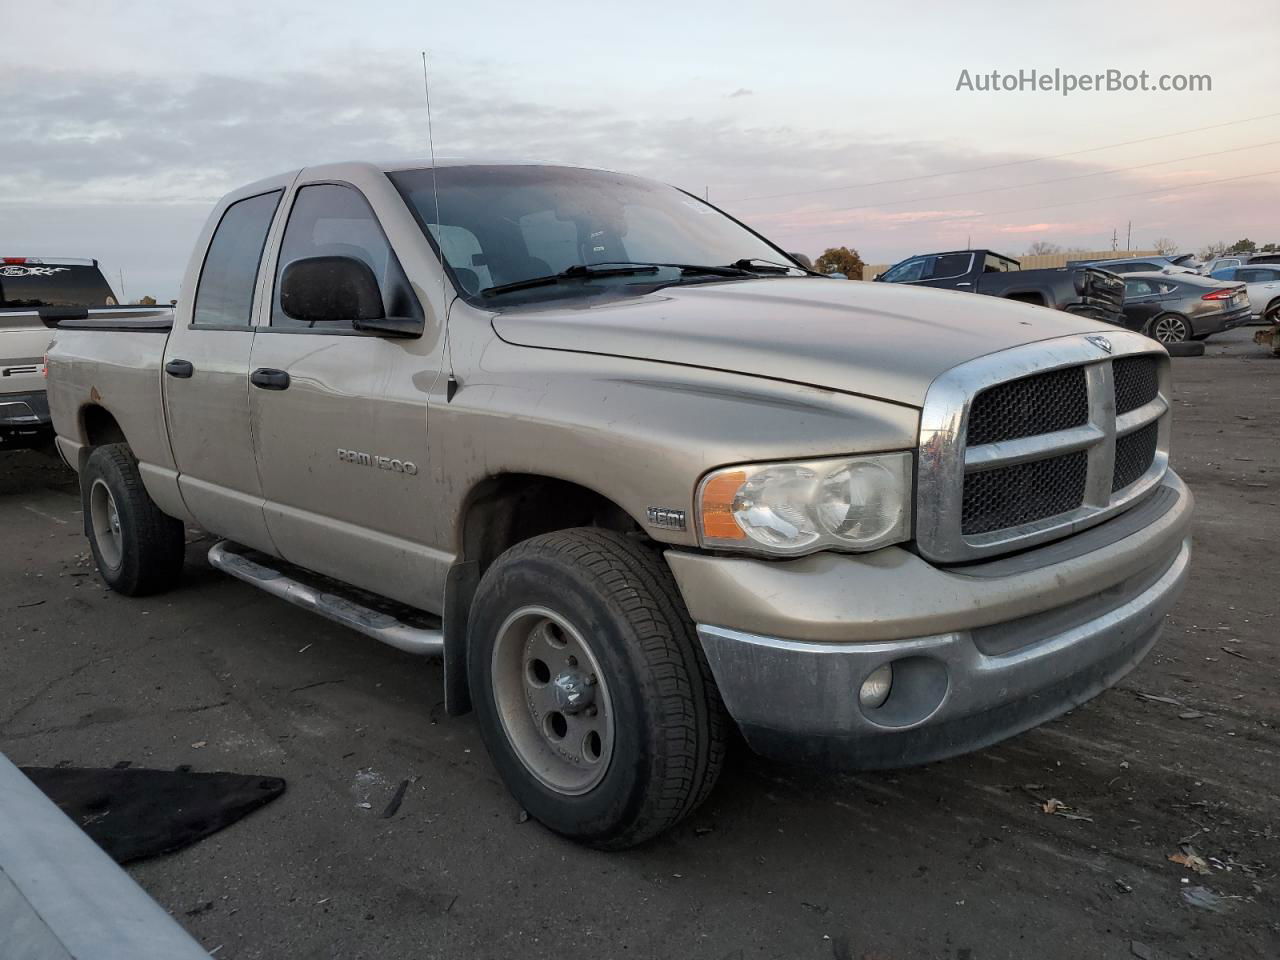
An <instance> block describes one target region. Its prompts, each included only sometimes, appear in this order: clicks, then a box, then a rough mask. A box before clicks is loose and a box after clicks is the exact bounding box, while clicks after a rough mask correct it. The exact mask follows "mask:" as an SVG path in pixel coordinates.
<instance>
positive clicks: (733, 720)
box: [49, 163, 1192, 848]
mask: <svg viewBox="0 0 1280 960" xmlns="http://www.w3.org/2000/svg"><path fill="white" fill-rule="evenodd" d="M1169 396H1170V386H1169V361H1168V357H1167V354H1166V353H1165V351H1164V350H1163V349H1162V348H1161V347H1160V345H1159V344H1157V343H1155V342H1154V341H1151V340H1149V339H1146V338H1145V337H1142V336H1139V335H1137V334H1134V333H1130V332H1127V331H1124V330H1119V329H1116V328H1114V327H1110V326H1107V325H1106V324H1104V323H1101V322H1098V321H1096V320H1090V319H1086V318H1081V317H1076V316H1070V315H1068V314H1065V313H1063V312H1061V311H1055V310H1049V309H1042V308H1034V307H1028V306H1027V305H1025V304H1021V303H1009V302H1002V301H1000V300H998V299H993V298H988V297H972V296H966V295H965V294H963V293H957V292H953V291H944V290H922V289H908V288H903V287H898V286H895V285H892V284H868V283H856V282H847V281H843V280H838V279H834V278H829V277H822V276H818V275H815V274H813V273H812V272H810V271H808V270H807V269H805V268H804V267H802V266H800V265H799V261H798V260H797V259H796V258H793V257H791V256H789V255H788V254H786V253H785V252H783V250H782V249H781V248H779V247H777V246H775V245H773V244H772V243H770V242H769V241H768V240H766V239H764V238H763V237H762V236H760V235H759V234H757V233H755V232H754V231H752V230H751V229H749V228H748V227H746V226H744V225H743V224H741V223H739V222H738V221H736V220H734V219H733V218H731V217H729V216H727V215H726V214H724V213H722V212H721V211H719V210H717V209H716V208H714V207H712V206H709V205H708V204H707V203H705V202H703V201H702V200H701V199H699V198H697V197H695V196H691V195H689V194H687V193H685V192H683V191H681V190H678V189H675V188H673V187H669V186H665V185H662V184H658V183H653V182H650V181H647V180H643V179H639V178H635V177H631V176H625V175H621V174H617V173H609V172H603V171H598V170H588V169H580V168H574V167H566V166H548V165H538V164H527V165H520V164H509V165H492V164H473V163H449V164H439V165H437V166H435V167H429V166H428V167H423V166H421V165H412V164H402V165H385V164H384V165H374V164H367V163H343V164H336V165H330V166H323V167H314V168H308V169H304V170H300V171H294V172H291V173H289V174H286V175H284V176H279V177H273V178H270V179H267V180H262V181H260V182H258V183H255V184H252V185H251V186H248V187H245V188H243V189H241V190H237V191H235V192H234V193H232V194H230V195H229V196H227V197H226V198H224V199H223V200H222V201H221V202H220V203H219V204H218V205H217V207H216V208H215V210H214V211H213V214H212V216H211V217H210V218H209V221H208V223H207V225H206V226H205V228H204V231H203V233H202V234H201V236H200V239H199V241H198V243H197V245H196V249H195V252H194V254H193V256H192V259H191V263H190V266H189V268H188V270H187V274H186V278H185V281H184V285H183V289H182V295H181V298H180V300H179V302H178V307H177V310H176V312H175V314H174V316H173V317H172V319H171V320H169V319H165V318H155V317H138V318H126V319H122V320H117V321H111V320H102V319H99V318H94V317H85V318H81V319H76V318H64V319H62V320H60V321H59V323H58V327H57V330H56V336H55V341H54V344H53V346H52V348H51V351H50V354H49V399H50V406H51V409H52V415H53V422H54V425H55V427H56V429H57V433H58V439H57V444H58V448H59V450H60V451H61V453H62V455H63V457H64V458H65V459H66V461H67V462H68V463H69V464H71V465H72V466H73V467H74V468H76V469H77V470H78V471H79V474H80V481H81V489H82V491H83V496H84V504H85V526H86V533H87V535H88V537H89V539H90V542H91V544H92V548H93V554H94V557H95V559H96V560H97V564H98V568H99V570H100V571H101V575H102V577H103V579H104V580H105V581H106V582H107V584H108V585H109V586H111V587H113V588H114V589H116V590H118V591H120V592H122V593H126V594H130V595H136V594H144V593H149V592H155V591H160V590H167V589H171V588H173V587H174V586H175V585H176V584H177V583H178V580H179V575H180V573H181V570H182V564H183V529H182V528H183V524H184V523H189V524H197V525H199V526H200V527H203V528H205V529H207V530H208V531H210V532H211V533H212V534H214V535H215V536H216V537H217V538H219V539H218V542H217V543H216V544H215V545H214V546H213V548H212V549H211V550H210V552H209V561H210V563H212V565H213V566H214V567H216V568H219V569H221V570H224V571H226V572H227V573H229V574H231V575H233V576H235V577H238V578H240V579H241V580H244V581H245V582H247V583H249V584H252V585H254V586H257V587H259V588H261V589H263V590H267V591H269V592H271V593H273V594H276V595H278V596H280V597H281V598H283V599H286V600H288V601H291V602H293V603H296V604H299V605H301V606H304V607H307V608H309V609H311V610H314V611H316V612H317V613H320V614H322V615H324V616H327V617H329V618H331V619H333V620H336V621H338V622H341V623H344V624H347V625H348V626H350V627H352V628H353V629H355V630H358V631H360V632H362V633H365V634H368V635H370V636H373V637H376V638H378V639H380V640H383V641H385V642H387V643H391V644H393V645H395V646H397V647H399V648H401V649H404V650H406V651H409V652H412V653H421V654H437V655H441V656H443V658H444V667H445V669H444V677H445V686H446V691H445V695H446V703H447V706H448V709H449V710H450V712H451V713H454V714H459V713H464V712H467V711H468V710H471V709H474V711H475V713H476V715H477V719H478V722H479V724H480V729H481V731H482V733H483V736H484V739H485V742H486V744H487V746H488V748H489V751H490V753H491V755H492V758H493V762H494V764H495V766H496V768H497V770H498V771H499V773H500V774H501V775H502V777H503V779H504V780H505V781H506V783H507V784H508V786H509V787H510V789H511V791H512V792H513V793H514V794H515V796H516V797H517V799H518V800H519V802H520V803H521V804H522V805H523V807H524V808H525V809H526V810H528V811H529V813H530V814H532V815H533V816H534V817H536V818H537V819H539V820H541V821H542V822H543V823H545V824H546V825H547V826H549V827H550V828H552V829H553V830H556V831H559V832H560V833H562V834H565V835H567V836H570V837H573V838H575V839H578V840H580V841H582V842H585V843H589V844H593V845H596V846H599V847H605V848H619V847H625V846H629V845H632V844H635V843H639V842H641V841H643V840H645V839H647V838H649V837H652V836H654V835H656V834H657V833H659V832H661V831H662V830H664V829H666V828H668V827H670V826H671V825H672V824H674V823H676V822H677V821H679V820H680V819H681V818H682V817H684V816H686V815H687V814H688V813H689V812H690V811H692V810H693V809H694V808H695V807H696V806H697V805H698V804H699V803H700V802H701V801H702V800H703V799H704V798H705V797H706V796H707V794H708V793H709V792H710V790H711V789H712V787H713V785H714V784H715V781H716V777H717V775H718V773H719V771H720V769H721V766H722V764H723V761H724V756H725V749H726V743H727V741H728V738H729V734H730V732H731V730H732V728H733V725H735V724H736V726H737V727H738V728H739V729H740V730H741V732H742V734H743V735H744V737H745V739H746V741H747V742H748V744H749V745H750V746H751V747H752V748H753V749H755V750H757V751H759V752H761V753H764V754H766V755H770V756H774V757H779V758H782V759H784V760H787V761H793V762H803V763H821V764H834V765H838V766H843V767H855V768H856V767H861V768H873V767H890V766H899V765H905V764H916V763H922V762H927V761H931V760H936V759H939V758H943V757H947V756H952V755H955V754H958V753H961V752H964V751H968V750H973V749H977V748H980V747H983V746H985V745H988V744H991V743H994V742H996V741H998V740H1000V739H1002V738H1004V737H1008V736H1010V735H1013V734H1016V733H1018V732H1020V731H1023V730H1026V729H1028V728H1030V727H1032V726H1034V725H1036V724H1039V723H1041V722H1043V721H1045V720H1048V719H1050V718H1052V717H1055V716H1058V715H1059V714H1061V713H1063V712H1064V711H1067V710H1069V709H1071V708H1072V707H1075V706H1077V705H1079V704H1081V703H1083V702H1084V701H1086V700H1088V699H1089V698H1090V697H1093V696H1094V695H1096V694H1097V693H1098V692H1100V691H1101V690H1103V689H1104V688H1106V687H1108V686H1109V685H1111V684H1113V683H1115V682H1116V681H1117V680H1118V679H1119V678H1120V677H1121V676H1123V675H1124V674H1125V673H1126V672H1127V671H1129V670H1130V669H1131V668H1132V667H1133V666H1134V665H1135V664H1136V663H1137V662H1138V661H1139V660H1140V659H1141V658H1142V657H1143V655H1144V654H1145V653H1146V652H1147V651H1148V650H1149V649H1150V648H1151V646H1152V645H1153V644H1154V643H1155V642H1156V639H1157V636H1158V634H1159V632H1160V627H1161V621H1162V619H1163V617H1164V614H1165V613H1166V611H1167V610H1168V609H1169V607H1170V606H1171V604H1172V603H1173V602H1174V599H1175V598H1176V596H1177V594H1178V591H1179V589H1180V587H1181V586H1182V584H1183V581H1184V580H1185V578H1186V576H1187V568H1188V562H1189V551H1190V545H1189V540H1188V530H1189V523H1190V517H1191V511H1192V496H1191V494H1190V492H1189V491H1188V490H1187V488H1186V487H1185V486H1184V485H1183V483H1182V481H1181V480H1179V479H1178V477H1177V476H1176V475H1175V474H1174V473H1173V472H1172V471H1171V470H1169V467H1168V462H1169V459H1168V450H1169V430H1170V424H1169V417H1170V402H1169Z"/></svg>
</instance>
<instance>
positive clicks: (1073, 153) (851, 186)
mask: <svg viewBox="0 0 1280 960" xmlns="http://www.w3.org/2000/svg"><path fill="white" fill-rule="evenodd" d="M1273 117H1280V113H1265V114H1263V115H1262V116H1260V117H1245V118H1244V119H1243V120H1229V121H1227V122H1226V123H1214V124H1210V125H1209V126H1207V127H1193V128H1192V129H1190V130H1178V131H1175V132H1174V133H1161V134H1158V135H1156V136H1154V137H1139V138H1138V139H1137V140H1122V141H1120V142H1119V143H1104V144H1103V145H1102V146H1100V147H1088V148H1086V149H1084V150H1070V151H1068V152H1066V153H1051V154H1048V155H1047V156H1043V157H1028V158H1027V159H1025V160H1007V161H1005V162H1003V163H989V164H986V165H985V166H981V167H964V168H962V169H959V170H942V171H939V172H938V173H922V174H919V175H917V176H913V177H897V178H895V179H893V180H869V181H867V182H866V183H846V184H845V185H844V186H840V187H821V188H819V189H817V190H797V191H794V192H792V193H769V194H761V195H759V196H754V197H740V198H739V199H738V200H735V201H733V202H734V203H745V202H746V201H748V200H779V199H782V198H785V197H807V196H813V195H814V194H819V193H837V192H839V191H841V190H856V189H858V188H859V187H883V186H887V185H888V184H891V183H911V182H913V181H915V180H932V179H933V178H935V177H952V176H957V175H959V174H962V173H979V172H981V171H983V170H1000V169H1003V168H1005V167H1017V166H1022V165H1024V164H1028V163H1042V162H1043V161H1045V160H1061V159H1062V158H1063V157H1078V156H1080V155H1082V154H1085V153H1097V152H1098V151H1099V150H1114V149H1115V148H1116V147H1131V146H1133V145H1134V144H1138V143H1151V142H1152V141H1153V140H1168V139H1169V138H1171V137H1182V136H1186V135H1187V134H1188V133H1200V132H1202V131H1204V130H1220V129H1222V128H1223V127H1234V126H1238V125H1240V124H1242V123H1253V122H1254V121H1257V120H1270V119H1272V118H1273Z"/></svg>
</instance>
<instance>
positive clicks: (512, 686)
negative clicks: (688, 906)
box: [467, 528, 729, 849]
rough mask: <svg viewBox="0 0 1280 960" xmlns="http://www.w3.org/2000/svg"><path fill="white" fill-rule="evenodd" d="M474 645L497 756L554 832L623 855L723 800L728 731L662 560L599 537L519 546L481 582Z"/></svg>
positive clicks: (477, 693) (578, 534) (594, 532)
mask: <svg viewBox="0 0 1280 960" xmlns="http://www.w3.org/2000/svg"><path fill="white" fill-rule="evenodd" d="M468 644H469V645H468V652H467V660H468V679H469V682H470V686H471V696H472V702H473V703H474V704H475V708H476V714H477V718H478V721H479V725H480V732H481V734H482V735H483V737H484V740H485V745H486V746H487V747H488V749H489V754H490V756H492V758H493V762H494V765H495V766H496V767H497V769H498V773H499V774H500V775H501V776H502V779H503V781H504V782H505V783H506V784H507V787H508V788H509V789H510V790H511V792H512V794H514V796H515V798H516V800H517V801H518V802H519V803H520V804H521V805H522V806H523V807H524V808H525V810H527V811H528V812H529V813H530V814H531V815H532V816H533V817H535V818H536V819H538V820H539V821H541V822H542V823H543V824H545V825H546V826H548V827H550V828H551V829H552V830H554V831H556V832H557V833H561V834H564V835H565V836H567V837H570V838H572V839H574V840H577V841H580V842H583V843H587V844H590V845H591V846H595V847H600V848H604V849H623V848H626V847H631V846H635V845H636V844H639V843H642V842H644V841H645V840H648V839H650V838H652V837H654V836H657V835H658V834H659V833H662V832H663V831H664V830H666V829H667V828H669V827H671V826H672V825H674V824H675V823H677V822H678V821H680V820H681V819H682V818H684V817H685V816H687V815H688V814H689V813H691V812H692V811H693V810H694V809H695V808H696V807H697V806H698V805H699V804H700V803H701V802H702V801H703V800H704V799H706V797H707V795H708V794H709V793H710V792H711V789H712V787H713V786H714V785H715V782H716V778H717V777H718V776H719V773H720V769H721V767H722V765H723V762H724V754H725V741H726V736H727V731H728V729H729V721H728V718H727V716H726V714H725V711H724V707H723V705H722V703H721V701H720V696H719V692H718V691H717V689H716V686H715V683H714V681H713V680H712V678H711V673H710V670H709V668H708V666H707V663H706V660H705V658H704V656H703V653H702V647H701V645H700V644H699V642H698V639H697V636H696V634H695V631H694V627H693V624H692V622H691V621H690V619H689V615H688V612H687V611H686V610H685V607H684V603H683V601H682V599H681V597H680V594H679V591H678V589H677V588H676V584H675V581H674V579H673V578H672V576H671V572H670V570H669V569H668V568H667V566H666V564H665V563H664V562H663V560H662V558H661V556H659V555H657V554H656V553H655V552H654V551H652V550H651V549H649V548H647V547H646V546H644V545H642V544H639V543H636V542H634V541H632V540H630V539H628V538H627V537H625V536H623V535H621V534H617V533H613V532H610V531H605V530H598V529H590V528H581V529H574V530H565V531H561V532H558V533H551V534H545V535H543V536H539V537H534V538H533V539H531V540H527V541H525V542H523V543H520V544H517V545H516V546H515V547H512V548H511V549H510V550H508V551H507V552H506V553H504V554H503V555H502V556H500V557H499V558H498V559H497V561H496V562H495V563H494V564H493V566H492V567H490V568H489V570H488V571H486V573H485V575H484V578H483V579H482V580H481V582H480V586H479V588H478V590H477V592H476V596H475V600H474V602H473V604H472V609H471V620H470V626H469V629H468Z"/></svg>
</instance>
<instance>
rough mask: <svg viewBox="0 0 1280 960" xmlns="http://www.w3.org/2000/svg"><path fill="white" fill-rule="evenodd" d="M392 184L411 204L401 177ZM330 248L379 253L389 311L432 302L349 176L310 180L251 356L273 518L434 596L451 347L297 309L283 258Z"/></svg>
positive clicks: (376, 586)
mask: <svg viewBox="0 0 1280 960" xmlns="http://www.w3.org/2000/svg"><path fill="white" fill-rule="evenodd" d="M384 190H385V191H386V193H387V195H388V197H389V199H390V202H394V203H398V204H402V203H403V201H401V200H400V199H399V198H398V197H397V196H396V195H395V194H394V193H393V192H392V191H391V188H390V185H389V182H388V183H387V184H386V185H384ZM319 256H344V257H354V258H356V259H358V260H361V261H363V262H364V263H365V264H367V265H368V266H369V268H370V269H371V270H372V271H373V273H374V276H375V277H376V278H377V279H378V282H379V286H380V288H381V292H382V299H383V309H384V312H385V314H386V315H387V316H413V317H416V318H420V317H422V315H423V314H422V306H421V304H420V303H419V301H418V299H417V297H416V295H415V293H414V290H413V288H412V287H411V286H410V284H409V282H408V280H407V278H406V276H405V272H404V269H403V268H402V266H401V263H400V261H399V259H398V258H397V256H396V254H395V252H394V251H393V250H392V248H391V245H390V243H389V242H388V241H387V238H386V235H385V233H384V231H383V229H382V226H381V223H380V221H379V219H378V216H377V215H376V214H375V212H374V209H373V207H372V206H371V204H370V202H369V199H368V198H367V197H366V195H365V193H363V192H362V191H361V190H360V189H358V188H357V187H356V186H354V185H352V184H351V183H345V182H341V183H339V182H313V183H307V184H303V185H301V186H299V187H298V189H297V191H296V192H295V193H294V196H293V202H292V206H291V209H290V212H289V214H288V219H287V221H286V223H285V226H284V233H283V236H282V239H281V241H280V244H279V253H278V256H277V258H276V263H275V264H274V268H273V270H272V285H271V292H270V298H271V299H270V306H269V315H268V310H267V309H265V308H264V318H263V320H262V322H261V324H260V325H259V327H258V331H257V335H256V336H255V338H254V342H253V355H252V361H251V364H250V367H251V369H252V370H253V371H255V372H256V373H257V376H256V377H251V383H253V382H255V381H256V382H257V383H258V384H260V385H256V386H251V387H250V391H249V394H250V405H251V408H252V414H253V423H254V434H255V449H256V451H257V458H258V467H259V472H260V475H261V477H262V487H263V494H264V496H265V500H266V503H265V508H264V509H265V511H266V517H267V525H268V528H269V530H270V533H271V537H272V540H273V541H274V543H275V544H276V546H277V548H278V550H279V552H280V555H281V556H283V557H284V558H285V559H287V560H290V561H292V562H294V563H297V564H298V565H300V566H303V567H307V568H308V569H311V570H315V571H317V572H319V573H323V574H327V575H329V576H332V577H336V578H338V579H340V580H343V581H346V582H348V583H353V584H355V585H357V586H360V587H363V588H365V589H367V590H371V591H373V592H376V593H379V594H382V595H384V596H389V597H392V598H394V599H397V600H403V601H404V602H407V603H415V602H416V603H417V604H418V605H422V604H423V603H424V600H423V597H422V591H423V585H424V584H425V583H429V582H432V581H433V579H434V578H435V577H436V575H437V574H438V569H437V567H438V566H439V564H440V563H441V557H440V555H439V554H433V553H432V551H430V550H428V549H427V548H426V547H425V546H424V543H425V542H426V540H427V537H428V524H429V519H430V516H431V514H430V510H431V505H430V504H429V503H427V502H426V500H425V496H424V493H423V490H424V488H425V479H426V475H427V470H428V462H427V391H428V389H429V388H430V387H431V386H432V385H433V383H434V379H435V376H436V374H437V373H438V371H439V366H440V353H439V349H438V346H437V345H436V344H435V342H434V340H431V339H410V340H397V339H388V338H384V337H379V336H375V335H370V334H367V333H363V332H361V331H357V330H355V329H353V327H352V325H351V321H350V320H346V321H339V322H334V323H332V324H330V325H328V326H321V325H319V324H307V323H305V322H302V321H298V320H295V319H293V318H291V317H289V316H288V315H287V314H285V312H284V311H283V310H282V309H281V306H280V289H279V285H280V278H281V276H282V274H283V272H284V270H285V268H286V267H287V266H288V265H289V264H290V263H293V262H295V261H297V260H301V259H305V258H308V257H319Z"/></svg>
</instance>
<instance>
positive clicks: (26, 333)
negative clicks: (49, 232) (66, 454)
mask: <svg viewBox="0 0 1280 960" xmlns="http://www.w3.org/2000/svg"><path fill="white" fill-rule="evenodd" d="M115 302H116V298H115V294H114V293H112V291H111V287H110V286H109V285H108V284H107V281H106V278H104V277H103V276H102V271H101V270H100V269H99V268H98V261H96V260H77V259H48V258H40V257H4V258H2V259H0V451H2V450H5V449H14V448H20V447H32V446H38V445H40V444H42V443H48V442H49V440H50V439H52V437H53V426H52V424H51V422H50V419H49V404H48V402H47V401H46V399H45V384H44V352H45V348H46V347H48V346H49V331H48V329H47V328H46V327H45V324H44V322H43V320H42V319H41V315H42V313H43V315H44V316H46V317H48V316H52V315H65V312H66V311H67V310H68V309H71V310H73V311H75V312H79V310H81V309H82V308H84V307H88V306H94V307H99V306H112V305H114V304H115Z"/></svg>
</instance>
